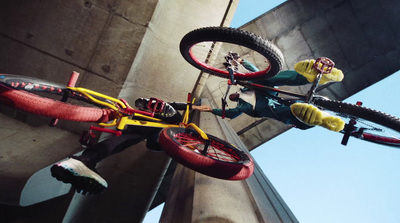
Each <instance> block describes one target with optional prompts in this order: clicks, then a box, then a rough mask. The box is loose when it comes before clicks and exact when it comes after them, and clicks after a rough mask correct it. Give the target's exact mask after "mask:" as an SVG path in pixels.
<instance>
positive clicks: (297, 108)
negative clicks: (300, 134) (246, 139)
mask: <svg viewBox="0 0 400 223" xmlns="http://www.w3.org/2000/svg"><path fill="white" fill-rule="evenodd" d="M232 56H233V57H234V60H235V61H237V62H239V63H240V64H242V65H243V66H244V67H245V68H246V69H247V70H249V71H252V72H256V71H258V68H257V67H256V66H254V65H253V64H251V63H250V62H248V61H247V60H245V59H242V58H240V56H239V55H237V54H236V53H232ZM314 63H315V60H304V61H300V62H298V63H297V64H295V66H294V69H295V70H286V71H281V72H279V73H278V74H277V75H275V76H274V77H271V78H269V79H259V80H256V81H254V83H257V84H262V85H266V86H271V87H276V86H282V85H290V86H297V85H304V84H307V83H310V82H313V81H314V80H315V78H316V75H317V74H318V71H317V70H316V69H315V68H314V67H313V65H314ZM343 77H344V76H343V73H342V71H341V70H339V69H336V68H333V69H332V72H331V73H328V74H325V73H324V74H323V75H322V78H321V80H320V82H319V83H320V84H326V83H329V82H334V81H335V82H339V81H341V80H342V79H343ZM274 96H277V93H276V92H272V91H268V92H262V93H261V92H258V91H252V90H250V89H247V88H242V89H241V92H240V93H234V94H231V95H230V96H229V99H230V100H232V101H237V102H238V104H237V106H236V107H235V108H232V109H227V110H226V111H225V116H226V117H228V118H236V117H237V116H239V115H241V114H242V113H245V114H247V115H249V116H252V117H269V118H274V119H277V120H279V121H281V122H283V123H285V124H290V125H293V126H294V127H297V128H299V129H308V128H311V127H313V126H315V125H319V126H322V127H325V128H327V129H329V130H332V131H337V132H338V131H341V130H342V129H343V128H344V125H345V123H344V121H343V120H342V119H340V118H338V117H335V116H332V115H330V114H328V113H326V112H323V111H321V110H319V109H318V108H317V107H315V106H313V105H311V104H308V103H294V104H293V105H291V106H290V107H289V106H287V105H283V104H280V103H279V102H277V101H276V100H274V99H273V97H274ZM197 109H198V110H200V111H208V112H212V113H213V114H215V115H219V116H222V110H221V109H212V108H211V107H210V106H205V105H204V106H200V107H199V108H197Z"/></svg>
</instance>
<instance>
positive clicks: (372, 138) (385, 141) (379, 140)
mask: <svg viewBox="0 0 400 223" xmlns="http://www.w3.org/2000/svg"><path fill="white" fill-rule="evenodd" d="M363 139H365V140H368V141H372V142H376V143H383V144H388V145H397V146H400V139H398V138H392V137H385V136H379V135H373V134H369V133H364V134H363Z"/></svg>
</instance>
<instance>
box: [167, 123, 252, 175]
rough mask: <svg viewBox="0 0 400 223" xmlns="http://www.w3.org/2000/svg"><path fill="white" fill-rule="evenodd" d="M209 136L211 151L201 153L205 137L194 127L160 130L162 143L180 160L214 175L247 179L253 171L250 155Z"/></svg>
mask: <svg viewBox="0 0 400 223" xmlns="http://www.w3.org/2000/svg"><path fill="white" fill-rule="evenodd" d="M208 136H209V138H210V143H211V145H210V148H209V153H208V154H207V155H203V154H201V150H202V148H204V140H203V139H202V138H201V136H199V135H198V134H197V133H196V132H195V131H194V130H191V129H184V128H166V129H164V130H163V131H161V133H160V137H159V143H160V145H161V147H162V148H163V150H164V152H165V153H166V154H168V155H169V156H170V157H171V158H173V159H174V160H175V161H177V162H178V163H180V164H182V165H183V166H186V167H188V168H190V169H192V170H194V171H197V172H199V173H202V174H205V175H208V176H211V177H215V178H219V179H225V180H244V179H246V178H248V177H250V176H251V175H252V174H253V171H254V163H253V160H252V159H251V157H250V156H248V155H247V154H246V153H245V152H242V151H241V150H239V149H237V148H236V147H234V146H233V145H231V144H229V143H227V142H225V141H223V140H220V139H218V138H216V137H214V136H211V135H208ZM213 141H215V142H213Z"/></svg>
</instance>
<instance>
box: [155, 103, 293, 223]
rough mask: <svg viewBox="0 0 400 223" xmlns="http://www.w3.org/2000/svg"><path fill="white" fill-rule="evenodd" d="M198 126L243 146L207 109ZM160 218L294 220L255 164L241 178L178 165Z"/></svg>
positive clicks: (255, 220) (168, 220)
mask: <svg viewBox="0 0 400 223" xmlns="http://www.w3.org/2000/svg"><path fill="white" fill-rule="evenodd" d="M206 103H207V101H206V100H203V104H206ZM200 127H201V128H202V129H203V130H205V131H206V132H207V133H209V134H212V135H215V136H217V137H220V138H223V139H226V140H227V141H229V142H231V143H233V144H235V145H237V146H239V147H241V148H245V147H244V144H243V143H242V142H241V141H240V139H239V137H238V136H237V135H236V133H235V132H234V131H233V130H232V128H231V127H230V126H229V124H227V123H226V122H225V121H224V120H222V119H220V118H217V117H215V116H214V115H213V114H211V113H202V114H201V115H200ZM254 161H255V162H256V160H254ZM160 221H161V222H175V223H179V222H182V223H183V222H238V223H239V222H241V223H242V222H298V221H297V219H296V217H295V216H294V215H293V213H292V212H291V211H290V209H289V208H288V207H287V205H286V204H285V202H284V201H283V200H282V198H281V197H280V196H279V194H278V193H277V192H276V190H275V189H274V187H273V186H272V184H271V183H270V182H269V180H268V179H267V177H266V176H265V175H264V174H263V172H262V170H261V169H260V168H259V166H258V165H257V164H256V168H255V172H254V174H253V175H252V176H251V177H250V178H248V179H246V180H243V181H226V180H220V179H215V178H212V177H208V176H205V175H203V174H200V173H197V172H194V171H192V170H189V169H187V168H185V167H183V166H181V165H178V167H177V171H176V173H175V176H174V179H173V181H172V184H171V187H170V196H169V197H168V198H167V201H166V203H165V206H164V210H163V213H162V217H161V220H160Z"/></svg>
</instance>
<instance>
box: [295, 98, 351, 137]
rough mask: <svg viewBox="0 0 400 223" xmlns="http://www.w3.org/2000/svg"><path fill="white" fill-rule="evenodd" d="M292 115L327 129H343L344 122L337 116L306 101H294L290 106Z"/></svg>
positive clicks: (309, 123) (337, 130) (336, 130)
mask: <svg viewBox="0 0 400 223" xmlns="http://www.w3.org/2000/svg"><path fill="white" fill-rule="evenodd" d="M291 110H292V113H293V115H294V116H296V117H297V118H298V119H300V120H301V121H302V122H304V123H306V124H308V125H319V126H322V127H324V128H327V129H329V130H332V131H335V132H339V131H341V130H343V128H344V125H345V122H344V121H343V120H342V119H340V118H339V117H336V116H332V115H330V114H328V113H326V112H323V111H321V110H319V109H318V108H317V107H315V106H313V105H311V104H307V103H294V104H293V105H292V106H291Z"/></svg>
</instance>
